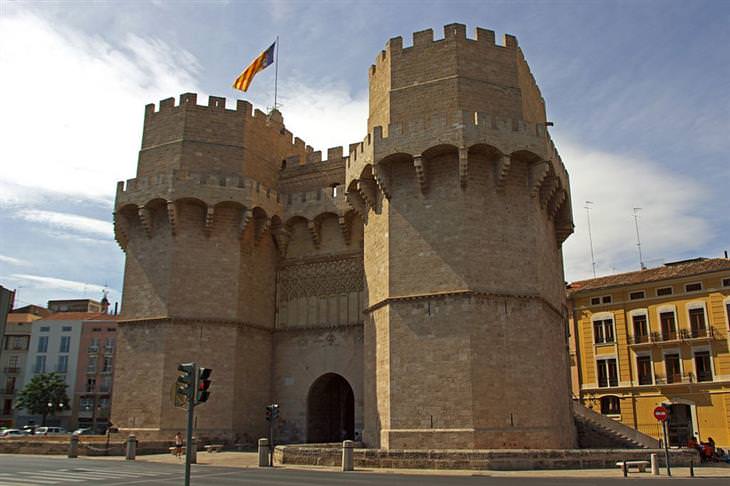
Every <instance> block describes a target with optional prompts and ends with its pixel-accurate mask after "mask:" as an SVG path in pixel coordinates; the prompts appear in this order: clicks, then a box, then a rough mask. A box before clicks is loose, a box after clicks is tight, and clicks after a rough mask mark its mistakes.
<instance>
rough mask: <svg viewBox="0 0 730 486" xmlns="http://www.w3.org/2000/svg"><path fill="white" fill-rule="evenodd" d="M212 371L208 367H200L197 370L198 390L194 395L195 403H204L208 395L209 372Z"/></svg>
mask: <svg viewBox="0 0 730 486" xmlns="http://www.w3.org/2000/svg"><path fill="white" fill-rule="evenodd" d="M212 372H213V370H211V369H210V368H200V370H198V390H197V392H196V395H195V403H196V404H197V403H205V402H207V401H208V397H210V392H209V391H208V388H210V374H211V373H212Z"/></svg>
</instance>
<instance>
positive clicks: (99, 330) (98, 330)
mask: <svg viewBox="0 0 730 486" xmlns="http://www.w3.org/2000/svg"><path fill="white" fill-rule="evenodd" d="M91 332H101V328H100V327H95V328H94V329H92V330H91Z"/></svg>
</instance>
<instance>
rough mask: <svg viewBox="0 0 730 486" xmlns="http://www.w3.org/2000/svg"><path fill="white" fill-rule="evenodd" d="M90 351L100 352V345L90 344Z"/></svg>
mask: <svg viewBox="0 0 730 486" xmlns="http://www.w3.org/2000/svg"><path fill="white" fill-rule="evenodd" d="M89 352H90V353H98V352H99V346H94V345H93V344H92V345H90V346H89Z"/></svg>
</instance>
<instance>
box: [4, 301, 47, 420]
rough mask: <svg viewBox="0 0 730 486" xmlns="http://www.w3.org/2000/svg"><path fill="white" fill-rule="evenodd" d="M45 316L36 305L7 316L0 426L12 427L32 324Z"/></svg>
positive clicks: (42, 310) (41, 309)
mask: <svg viewBox="0 0 730 486" xmlns="http://www.w3.org/2000/svg"><path fill="white" fill-rule="evenodd" d="M48 314H49V313H48V310H46V309H44V308H43V307H39V306H35V305H29V306H25V307H21V308H18V309H15V310H12V311H11V312H10V313H9V314H8V318H7V324H6V326H5V332H4V334H3V336H2V341H1V342H2V354H0V427H14V426H15V419H14V416H13V415H14V406H15V398H16V395H17V393H18V391H19V390H20V385H21V384H22V383H23V379H24V375H25V364H26V362H27V355H28V347H29V345H30V335H31V330H32V323H33V321H36V320H38V319H41V318H42V317H43V316H46V315H48Z"/></svg>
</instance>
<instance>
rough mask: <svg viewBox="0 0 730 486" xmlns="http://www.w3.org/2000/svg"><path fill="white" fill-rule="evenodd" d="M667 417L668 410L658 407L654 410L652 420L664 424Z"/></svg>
mask: <svg viewBox="0 0 730 486" xmlns="http://www.w3.org/2000/svg"><path fill="white" fill-rule="evenodd" d="M667 417H669V410H667V409H666V408H664V407H662V406H658V407H657V408H655V409H654V418H655V419H657V420H658V421H660V422H664V421H665V420H667Z"/></svg>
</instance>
